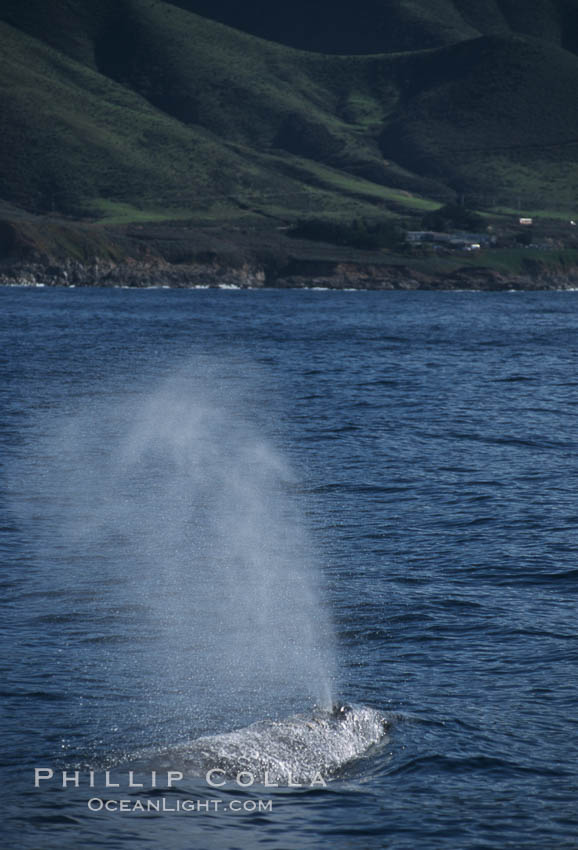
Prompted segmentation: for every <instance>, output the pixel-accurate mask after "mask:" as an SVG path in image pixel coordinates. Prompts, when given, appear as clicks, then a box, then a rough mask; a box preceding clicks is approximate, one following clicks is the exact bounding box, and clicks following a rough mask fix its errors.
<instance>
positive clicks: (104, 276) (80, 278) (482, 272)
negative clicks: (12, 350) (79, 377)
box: [0, 259, 578, 292]
mask: <svg viewBox="0 0 578 850" xmlns="http://www.w3.org/2000/svg"><path fill="white" fill-rule="evenodd" d="M289 268H290V270H291V272H292V273H291V274H287V275H283V274H282V273H281V274H279V275H275V274H272V273H271V272H270V271H268V270H267V269H266V268H265V267H264V266H263V265H259V264H250V263H243V264H241V265H239V266H227V265H226V264H224V263H222V262H219V261H218V260H214V261H213V262H211V263H206V264H203V263H192V264H178V265H177V264H170V263H166V262H143V261H132V262H112V261H110V260H108V261H99V260H94V261H92V262H88V263H82V262H79V261H77V260H68V261H63V262H61V263H55V262H52V263H41V262H26V261H14V262H4V263H2V264H1V265H0V285H3V286H76V287H94V286H100V287H107V286H111V287H114V286H117V287H127V288H134V289H144V288H149V287H155V286H157V287H161V286H163V287H168V288H171V289H172V288H175V289H187V288H191V289H192V288H195V287H207V288H219V287H221V288H227V287H229V288H239V289H263V288H278V289H311V288H317V289H330V290H342V291H343V290H348V289H349V290H375V291H395V290H398V291H404V290H405V291H416V290H426V291H457V290H472V291H489V292H504V291H508V290H520V291H531V290H573V289H578V265H576V266H573V267H570V268H567V269H565V270H564V271H562V270H556V269H548V268H544V269H542V270H538V271H536V272H535V273H534V274H507V273H504V272H498V271H496V270H495V269H491V268H488V267H484V266H482V265H480V266H477V267H462V268H457V269H456V270H454V271H452V272H432V273H429V274H428V273H427V272H424V271H421V270H419V271H418V270H416V269H413V268H411V267H410V266H408V265H404V264H402V263H399V264H396V263H389V264H387V265H386V264H381V265H379V264H375V263H374V264H371V263H355V262H350V263H345V262H337V261H335V262H333V263H332V262H328V261H319V262H317V263H315V262H313V261H311V260H304V261H299V260H298V259H293V260H292V261H291V265H290V267H289Z"/></svg>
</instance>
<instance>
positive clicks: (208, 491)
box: [35, 361, 334, 735]
mask: <svg viewBox="0 0 578 850" xmlns="http://www.w3.org/2000/svg"><path fill="white" fill-rule="evenodd" d="M251 380H252V379H249V378H246V377H243V372H242V370H241V367H240V366H231V364H223V363H217V364H215V363H214V362H213V363H211V362H209V361H203V362H198V363H193V364H189V365H188V366H187V368H186V369H182V370H180V371H179V373H178V374H177V375H176V376H173V377H170V378H169V379H165V380H164V381H161V382H160V383H159V385H158V386H157V387H156V388H155V389H154V390H153V391H151V390H150V388H144V389H143V388H142V387H141V386H139V385H137V384H136V382H135V385H134V386H133V387H131V388H128V390H129V391H130V395H128V393H127V387H126V386H124V387H123V391H122V393H121V392H120V387H119V386H118V385H117V386H113V387H112V390H111V392H108V391H107V392H103V391H102V390H101V391H100V395H99V396H96V395H95V396H93V397H92V398H88V399H86V401H85V402H84V404H83V409H82V412H80V413H79V412H74V413H71V412H70V411H69V412H68V413H67V414H66V415H60V416H59V417H56V419H55V420H53V421H52V423H51V427H48V428H46V427H45V425H46V423H44V424H43V430H44V431H45V432H47V433H46V436H45V437H42V438H39V446H40V447H39V448H37V450H36V451H37V457H38V456H40V455H42V464H43V470H44V471H43V474H42V476H41V477H40V478H39V479H37V480H36V481H35V487H36V507H37V511H38V515H41V519H40V520H39V522H40V525H42V524H43V526H44V529H45V533H44V545H45V548H46V546H47V545H48V544H47V537H50V545H51V547H52V551H51V556H50V557H51V558H52V561H53V562H54V563H55V564H56V563H58V564H60V568H59V569H57V568H54V569H53V570H52V572H51V576H50V581H51V584H52V587H53V588H54V587H59V586H60V589H61V591H62V592H63V594H64V593H65V591H66V594H67V598H68V599H72V598H73V597H74V596H75V594H76V597H77V602H76V603H73V602H70V607H73V605H74V604H76V605H77V610H78V605H80V606H81V609H82V611H84V614H83V616H85V617H86V618H87V619H88V620H89V623H88V624H87V629H89V630H90V631H91V633H95V630H96V632H97V633H98V624H99V622H103V623H110V622H111V621H112V622H113V625H112V626H107V641H105V642H103V644H102V646H101V645H96V641H95V646H94V647H93V653H92V655H89V654H88V652H87V650H86V648H82V647H80V644H79V648H78V649H77V651H76V652H77V660H76V663H79V662H80V663H84V664H85V666H86V668H87V671H88V672H89V673H91V674H93V675H98V676H99V677H100V680H101V684H102V687H103V688H104V689H105V691H106V688H107V687H114V689H115V692H116V693H118V690H119V681H122V682H123V683H124V684H123V687H125V688H126V690H127V694H128V695H129V698H130V704H129V708H128V711H129V712H130V714H131V717H132V719H133V722H134V723H135V724H136V725H138V724H139V722H140V723H141V724H142V726H143V727H144V726H145V725H146V724H147V717H148V718H149V721H150V720H151V719H152V722H153V723H154V724H155V725H156V728H157V729H158V730H159V735H160V734H161V732H162V729H163V724H166V723H168V722H169V721H167V720H166V718H168V717H172V718H173V719H174V718H176V717H178V721H177V722H176V725H175V722H173V724H172V728H171V729H170V730H169V729H168V728H167V730H166V731H167V732H170V733H171V734H172V733H174V731H175V729H177V731H178V730H180V731H181V732H183V733H184V731H185V730H186V731H187V732H189V731H190V730H191V728H192V727H195V728H196V729H197V730H198V731H200V732H203V731H209V732H211V731H215V730H222V729H223V728H227V727H228V728H235V727H237V726H239V725H243V723H247V722H251V721H253V720H255V719H259V718H264V717H274V716H278V715H281V714H284V713H288V712H290V711H294V710H301V709H302V708H303V707H304V706H305V707H306V706H307V705H309V706H313V705H318V706H320V707H327V706H330V705H331V700H332V692H331V691H332V689H331V682H332V679H333V674H334V669H333V655H334V653H333V638H332V631H331V627H330V623H329V620H328V617H327V616H326V612H325V609H324V607H323V605H322V604H321V602H320V591H319V569H318V565H317V564H316V562H315V556H314V553H313V550H312V546H311V544H310V542H309V540H308V538H307V533H306V530H305V527H304V526H305V523H304V520H303V516H302V515H301V513H300V505H299V499H298V497H297V495H296V491H297V487H296V480H295V476H294V473H293V472H292V470H291V468H290V466H289V464H288V462H287V461H286V459H285V458H284V457H283V455H282V454H281V453H280V452H279V451H278V450H277V449H276V448H275V447H274V445H273V443H272V441H271V440H270V439H269V438H268V437H267V436H265V435H264V433H263V428H262V427H260V426H257V425H256V424H254V420H255V418H257V419H258V418H259V417H258V415H257V414H256V416H253V415H252V413H253V411H251V407H250V405H251V401H250V399H251V398H253V400H254V399H255V398H256V397H258V396H259V391H258V390H256V389H255V388H254V387H253V388H252V387H251V386H250V382H251ZM125 381H126V379H125ZM117 384H118V382H117ZM239 384H241V385H242V389H239ZM247 391H248V392H247ZM247 395H248V396H249V401H248V400H247ZM247 411H249V413H250V414H251V415H244V412H247ZM252 420H253V421H252ZM38 535H39V536H40V538H42V537H43V534H42V531H38ZM79 588H82V589H84V591H86V592H85V593H84V595H83V596H82V599H81V600H80V602H79V601H78V600H79V599H80V597H79V596H78V594H79ZM86 593H88V596H89V598H88V600H87V596H86ZM115 630H116V631H115ZM111 633H113V634H114V633H116V635H117V637H118V640H119V645H118V646H114V644H113V645H111V643H110V640H109V638H110V636H111ZM83 653H84V654H83ZM99 653H100V654H99ZM106 671H109V674H108V677H107V673H106ZM94 710H96V709H94ZM111 710H112V709H111ZM139 718H140V720H139Z"/></svg>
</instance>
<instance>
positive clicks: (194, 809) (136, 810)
mask: <svg viewBox="0 0 578 850" xmlns="http://www.w3.org/2000/svg"><path fill="white" fill-rule="evenodd" d="M87 807H88V809H89V811H91V812H122V813H126V814H146V813H148V812H157V813H161V812H162V813H166V814H178V813H181V812H182V813H186V814H210V813H215V812H219V813H226V812H231V813H236V814H253V813H255V812H272V811H273V801H272V800H219V799H212V800H188V799H187V800H172V799H171V800H168V799H166V798H165V797H157V798H150V799H148V800H104V799H103V798H102V797H91V799H90V800H89V801H88V803H87Z"/></svg>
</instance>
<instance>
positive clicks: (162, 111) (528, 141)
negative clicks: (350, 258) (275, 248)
mask: <svg viewBox="0 0 578 850" xmlns="http://www.w3.org/2000/svg"><path fill="white" fill-rule="evenodd" d="M367 2H368V3H369V0H367ZM370 5H371V8H372V9H373V10H374V12H375V14H376V15H377V14H378V13H379V14H380V15H381V16H382V18H380V20H382V19H383V20H382V23H383V22H385V23H384V26H385V24H387V27H389V28H391V27H393V26H394V24H395V26H398V27H401V30H403V32H405V33H406V34H407V36H408V40H407V44H406V47H408V48H409V47H411V48H412V49H411V51H409V52H393V53H387V52H384V53H381V54H379V55H352V56H338V55H322V54H320V53H307V52H302V51H300V50H296V49H293V48H290V47H286V46H282V45H280V44H277V43H274V42H273V41H264V40H262V39H260V38H257V37H255V36H254V35H251V34H248V33H247V32H241V31H240V30H238V29H233V28H231V27H230V26H224V25H223V24H220V23H217V22H215V21H213V20H208V19H207V18H204V17H202V16H199V15H198V14H195V13H194V12H193V11H191V10H192V9H193V8H194V9H197V8H199V9H200V8H201V7H200V3H198V2H196V0H179V3H178V4H177V3H176V0H174V2H161V0H114V2H113V0H53V2H51V3H50V8H48V4H46V3H45V2H43V0H28V2H27V3H26V4H22V3H21V2H20V3H17V2H16V0H4V3H3V5H2V9H0V21H3V23H0V40H1V42H2V51H1V53H0V115H1V119H0V120H1V133H0V196H1V197H2V198H3V199H4V200H5V201H7V202H9V203H11V204H16V205H18V206H20V207H22V208H24V209H29V210H33V211H40V212H42V211H45V212H53V211H55V212H64V213H67V214H69V215H76V216H80V215H87V214H91V215H95V214H101V215H107V216H109V217H110V218H114V217H115V216H117V217H119V216H120V217H122V216H123V215H124V216H126V217H127V218H129V219H130V218H131V217H132V218H133V219H134V218H138V217H139V216H140V215H144V216H148V217H149V218H150V217H151V216H152V217H155V216H159V217H165V218H183V217H191V216H192V217H195V216H196V217H197V218H198V219H200V220H205V221H211V220H219V219H221V218H226V217H227V216H228V217H238V216H245V215H258V216H261V217H263V216H264V217H272V218H273V219H274V220H275V221H277V222H286V221H291V220H294V219H295V218H296V217H298V216H301V215H303V214H308V215H332V216H338V217H339V216H343V217H349V218H351V217H353V216H358V215H376V214H379V215H384V214H385V215H388V214H394V215H399V214H402V213H404V212H414V213H415V212H419V211H421V210H424V209H427V208H430V207H432V206H435V204H436V203H441V202H444V201H447V200H452V199H455V198H457V197H460V196H463V195H467V196H469V199H471V200H473V201H474V202H475V203H485V204H490V205H491V204H493V203H496V204H498V203H502V204H508V203H509V204H513V202H514V201H513V199H515V198H517V199H519V200H520V203H521V202H522V201H523V202H524V204H533V205H536V204H538V205H541V206H543V207H544V208H564V209H566V208H570V207H571V206H572V204H573V203H574V201H575V198H576V194H577V190H578V169H577V162H578V145H577V144H576V140H577V139H578V108H577V107H576V99H575V92H576V90H577V88H578V58H577V57H576V56H575V55H574V53H572V52H571V50H569V49H566V48H567V47H568V46H572V45H571V41H572V37H571V35H569V30H568V20H570V19H571V18H572V15H573V14H574V12H575V9H576V3H575V2H574V0H551V2H550V3H548V2H547V0H533V2H531V3H529V4H526V6H525V8H526V9H527V10H528V14H527V15H526V17H524V16H521V15H519V14H518V13H517V11H516V9H517V8H518V7H517V6H516V4H515V3H514V2H513V0H487V1H486V0H455V2H450V0H437V2H436V4H435V5H434V6H432V4H428V5H427V7H426V5H425V3H424V2H422V1H421V0H420V2H414V3H411V4H410V3H409V2H408V0H396V2H393V3H389V4H386V3H377V2H373V3H372V4H370ZM219 8H220V7H219V5H218V4H215V5H214V10H213V13H211V14H214V16H216V15H217V11H218V9H219ZM235 8H237V9H238V8H241V7H238V6H235ZM260 8H261V7H260V5H259V3H256V2H255V3H251V4H247V5H245V6H243V7H242V9H243V10H244V12H243V15H244V19H243V21H244V22H243V29H244V30H247V29H250V24H251V21H252V19H253V17H255V18H256V17H258V15H257V13H258V11H259V9H260ZM315 8H316V10H317V11H316V12H315V14H317V13H318V12H319V10H321V9H324V8H325V6H324V4H323V3H321V4H316V6H315ZM363 8H364V7H362V9H363ZM368 8H369V6H368ZM231 9H233V6H232V5H231ZM300 10H301V13H302V15H301V17H299V14H300ZM410 12H411V15H413V18H411V15H410ZM386 13H387V14H386ZM207 14H208V12H207ZM231 14H232V13H231ZM235 14H237V12H236V13H235ZM239 14H240V13H239ZM283 14H284V13H282V12H279V15H280V17H279V19H278V20H280V21H282V20H283ZM287 14H288V12H287ZM291 14H292V15H294V16H295V21H299V27H300V28H301V29H302V30H303V29H307V28H308V26H309V24H312V21H313V19H312V18H311V17H310V18H309V24H308V23H307V22H306V16H305V7H304V6H300V5H299V4H298V3H297V4H293V6H292V7H291ZM311 15H313V13H311ZM347 15H349V16H350V17H351V16H354V15H357V18H358V19H359V21H361V19H363V20H364V21H365V20H366V19H365V18H364V16H363V15H362V14H361V11H360V7H359V5H358V4H356V5H355V6H354V5H353V4H344V5H342V6H340V7H339V8H338V9H337V10H336V12H335V15H334V16H333V18H331V21H332V24H331V26H335V27H337V28H338V29H339V32H340V33H341V34H342V35H343V34H344V33H345V34H347V30H346V27H345V18H346V17H347ZM252 16H253V17H252ZM340 16H341V17H343V16H345V17H344V18H343V21H341V17H340ZM384 16H385V17H384ZM404 16H405V17H404ZM408 16H410V18H411V21H410V22H409V23H407V21H408V20H409V18H408ZM416 16H417V18H419V20H417V19H416V20H414V18H416ZM229 17H230V16H229ZM386 18H387V20H386ZM406 19H407V20H406ZM266 20H267V15H266V14H265V12H263V17H262V24H263V26H265V23H266ZM324 20H325V21H326V22H327V21H329V20H330V16H329V15H328V13H327V17H326V18H324ZM340 21H341V23H339V22H340ZM404 21H405V23H404ZM231 22H233V21H231ZM392 22H393V23H392ZM396 22H397V23H396ZM400 22H401V23H400ZM452 22H453V23H452ZM366 23H367V21H366ZM482 23H483V24H484V28H485V31H486V34H480V33H481V32H482ZM359 26H360V25H359ZM364 26H365V25H364ZM387 27H386V29H387ZM436 27H437V29H436ZM314 29H315V27H314V26H312V25H311V26H309V31H311V32H313V30H314ZM358 29H359V27H358ZM374 29H375V33H377V32H378V30H379V28H378V26H377V22H376V24H375V27H374ZM401 30H400V31H401ZM538 30H540V32H541V35H542V36H543V37H542V38H537V37H535V31H538ZM353 32H354V30H351V33H353ZM388 32H389V30H388ZM436 32H437V33H438V35H435V33H436ZM530 32H532V33H534V34H533V35H532V34H530V35H529V34H527V33H530ZM572 32H575V30H573V31H572ZM351 33H350V34H351ZM423 33H427V34H428V35H427V38H426V37H425V36H423V37H422V34H423ZM440 33H441V34H440ZM514 33H518V34H514ZM520 33H522V34H520ZM524 33H525V34H524ZM266 34H267V35H268V36H269V37H270V38H273V37H274V33H273V32H272V31H269V30H268V31H267V33H266ZM410 36H411V38H410ZM442 36H443V37H442ZM359 38H361V35H360V36H359ZM396 43H397V42H396ZM360 44H361V42H360ZM363 44H364V45H365V47H366V48H370V47H372V44H373V42H372V41H371V38H370V37H369V35H367V38H366V40H365V41H364V42H363ZM424 45H430V48H429V49H419V50H418V49H415V48H416V47H423V46H424ZM432 45H433V46H432ZM325 46H326V48H327V49H329V48H330V45H329V43H327V44H326V45H325ZM386 47H387V49H391V44H390V42H387V44H386ZM360 52H361V51H360Z"/></svg>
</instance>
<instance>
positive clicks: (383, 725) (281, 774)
mask: <svg viewBox="0 0 578 850" xmlns="http://www.w3.org/2000/svg"><path fill="white" fill-rule="evenodd" d="M388 725H389V724H388V721H387V720H386V718H385V717H384V716H383V715H382V714H380V712H378V711H376V710H375V709H373V708H367V707H365V706H350V705H341V706H336V707H334V708H333V709H332V710H331V711H322V710H315V711H314V712H313V713H312V714H309V715H300V714H298V715H294V716H292V717H288V718H287V719H285V720H278V721H274V720H271V721H260V722H258V723H254V724H252V725H251V726H247V727H246V728H244V729H239V730H236V731H234V732H227V733H225V734H222V735H211V736H206V737H202V738H197V739H196V740H195V741H192V742H191V743H190V744H188V745H187V746H186V748H182V749H181V751H180V753H181V756H182V757H183V758H185V759H186V762H187V768H188V770H189V771H190V772H195V773H197V772H198V774H199V775H206V774H207V773H208V772H209V771H214V774H213V775H214V776H217V775H218V777H219V779H221V778H222V779H223V781H224V780H225V778H227V779H234V778H235V777H236V776H238V774H239V773H240V772H243V771H244V772H246V773H248V774H250V775H251V776H252V777H253V780H254V781H255V782H267V783H274V782H275V783H279V784H283V783H284V784H287V782H288V780H289V781H291V782H296V783H303V784H306V783H309V784H311V782H312V780H313V778H314V777H315V776H319V775H320V776H321V777H323V779H327V778H331V777H333V776H335V774H336V773H338V772H339V771H340V770H341V769H342V768H343V767H345V766H346V765H347V764H349V763H350V762H352V761H355V760H356V759H358V758H360V757H361V756H363V755H364V754H365V753H366V752H367V751H368V750H369V749H370V748H371V747H373V746H375V745H376V744H379V743H380V742H382V741H384V739H386V737H387V730H388Z"/></svg>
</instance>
